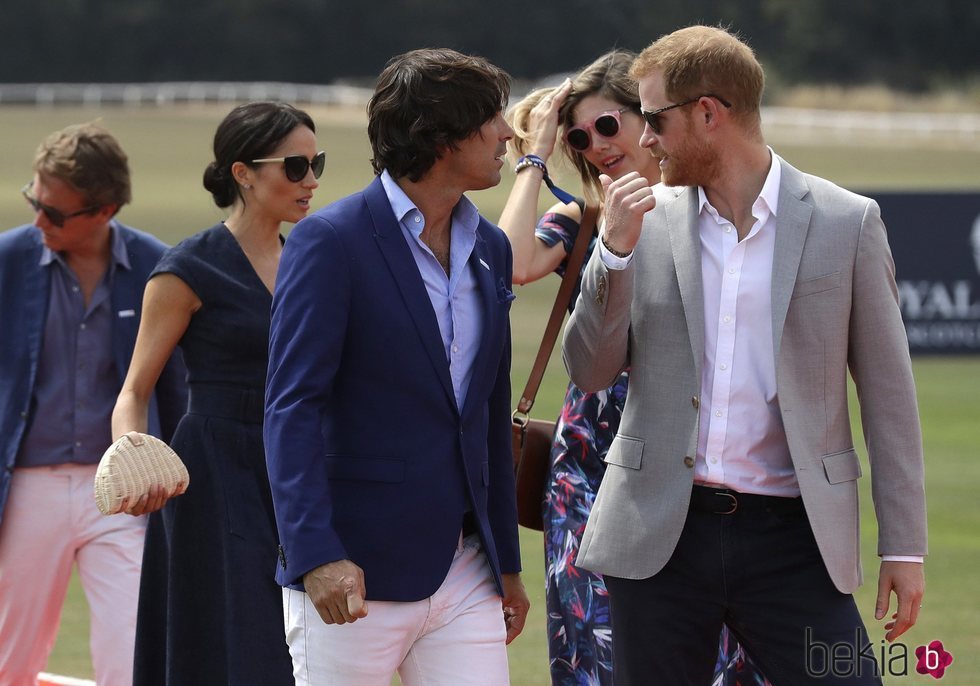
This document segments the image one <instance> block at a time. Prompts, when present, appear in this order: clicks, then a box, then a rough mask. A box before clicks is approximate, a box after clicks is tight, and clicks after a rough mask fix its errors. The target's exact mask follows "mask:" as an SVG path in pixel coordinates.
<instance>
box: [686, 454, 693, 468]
mask: <svg viewBox="0 0 980 686" xmlns="http://www.w3.org/2000/svg"><path fill="white" fill-rule="evenodd" d="M684 466H685V467H687V468H688V469H690V468H691V467H693V466H694V458H693V457H691V456H690V455H688V456H687V457H685V458H684Z"/></svg>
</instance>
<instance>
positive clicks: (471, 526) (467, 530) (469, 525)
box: [463, 512, 477, 538]
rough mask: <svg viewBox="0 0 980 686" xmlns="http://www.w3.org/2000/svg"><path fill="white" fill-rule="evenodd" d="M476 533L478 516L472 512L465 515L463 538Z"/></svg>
mask: <svg viewBox="0 0 980 686" xmlns="http://www.w3.org/2000/svg"><path fill="white" fill-rule="evenodd" d="M476 532H477V529H476V515H474V514H473V513H472V512H465V513H463V538H466V537H467V536H472V535H473V534H475V533H476Z"/></svg>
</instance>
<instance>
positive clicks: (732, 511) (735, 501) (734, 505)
mask: <svg viewBox="0 0 980 686" xmlns="http://www.w3.org/2000/svg"><path fill="white" fill-rule="evenodd" d="M715 495H723V496H726V497H728V498H731V499H732V509H730V510H729V511H728V512H718V513H717V514H720V515H730V514H735V511H736V510H737V509H738V498H736V497H735V495H734V494H733V493H727V492H719V491H716V492H715Z"/></svg>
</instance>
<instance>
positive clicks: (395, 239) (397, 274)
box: [364, 179, 456, 407]
mask: <svg viewBox="0 0 980 686" xmlns="http://www.w3.org/2000/svg"><path fill="white" fill-rule="evenodd" d="M364 198H365V201H366V202H367V207H368V211H369V212H370V214H371V220H372V222H373V224H374V237H375V240H376V241H377V244H378V248H379V250H380V251H381V254H382V256H383V257H384V259H385V262H387V264H388V268H389V269H390V270H391V274H392V276H393V277H394V279H395V282H396V283H397V284H398V292H399V294H400V295H401V298H402V302H403V303H404V305H405V309H406V310H407V311H408V313H409V315H411V317H412V320H413V321H414V322H415V328H416V330H417V331H418V334H419V338H420V339H421V342H422V347H423V348H424V349H425V353H426V355H427V356H428V358H429V361H430V362H431V363H432V367H433V368H434V370H435V372H436V376H437V377H438V378H439V382H440V383H441V384H442V387H443V390H444V391H445V392H446V395H448V396H449V400H450V402H452V404H453V407H455V406H456V394H455V393H454V392H453V382H452V379H451V378H450V376H449V362H448V360H446V354H445V351H444V348H443V344H442V334H440V333H439V323H438V322H437V321H436V315H435V312H434V311H433V310H432V303H431V301H430V300H429V293H428V291H427V290H426V289H425V284H424V283H423V282H422V277H421V275H420V274H419V268H418V265H417V264H416V263H415V257H414V256H413V255H412V251H411V248H409V247H408V244H407V243H406V242H405V236H404V235H403V234H402V230H401V227H400V226H399V225H398V220H396V219H395V215H394V214H393V213H392V211H391V204H390V203H389V202H388V196H387V195H386V194H385V192H384V187H383V186H382V185H381V180H380V179H375V180H374V182H373V183H371V185H369V186H368V187H367V188H366V189H365V191H364Z"/></svg>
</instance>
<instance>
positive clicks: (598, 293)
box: [595, 276, 606, 305]
mask: <svg viewBox="0 0 980 686" xmlns="http://www.w3.org/2000/svg"><path fill="white" fill-rule="evenodd" d="M605 299H606V277H604V276H600V277H599V285H598V286H597V287H596V290H595V304H596V305H601V304H602V302H603V300H605Z"/></svg>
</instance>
